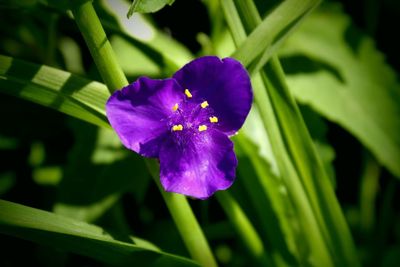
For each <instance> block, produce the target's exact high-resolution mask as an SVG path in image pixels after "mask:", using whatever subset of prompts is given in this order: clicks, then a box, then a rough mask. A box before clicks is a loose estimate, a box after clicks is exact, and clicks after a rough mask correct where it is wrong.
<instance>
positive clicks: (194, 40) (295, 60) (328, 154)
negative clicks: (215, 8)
mask: <svg viewBox="0 0 400 267" xmlns="http://www.w3.org/2000/svg"><path fill="white" fill-rule="evenodd" d="M110 2H112V1H110ZM278 2H279V1H256V3H257V5H258V8H259V10H260V13H261V14H263V13H264V12H267V11H268V10H269V9H270V8H271V7H272V6H273V5H274V4H276V3H278ZM111 5H112V4H111ZM95 6H96V10H97V12H98V14H99V15H100V17H101V18H102V22H104V23H103V26H104V27H105V29H106V31H107V33H108V34H109V37H110V39H111V42H112V44H113V47H114V49H115V50H116V51H117V58H118V59H119V61H120V64H121V66H122V67H123V69H124V72H125V74H126V75H127V76H128V79H129V81H133V80H134V79H136V78H137V77H138V76H139V75H148V76H152V77H165V76H168V75H170V74H171V73H173V71H174V69H175V68H176V67H179V66H177V64H184V63H185V62H186V61H188V60H189V59H190V57H191V55H197V56H200V55H204V54H210V53H213V52H217V53H220V54H222V55H225V56H226V55H228V54H229V53H228V52H227V51H231V50H232V49H233V46H232V43H230V41H229V40H227V39H226V37H225V36H224V35H225V34H226V32H225V31H224V30H221V29H219V28H218V27H221V28H224V27H226V26H225V24H224V22H223V16H222V12H221V13H219V12H217V14H211V11H210V9H207V5H206V4H205V3H204V2H202V1H198V0H185V1H183V0H177V1H176V2H175V3H174V4H173V5H172V6H167V7H165V8H164V9H162V10H161V11H159V12H157V13H154V14H151V15H148V16H147V18H148V19H149V20H150V21H151V22H152V23H153V25H155V27H156V28H157V29H158V30H159V32H160V36H159V37H158V38H159V40H158V41H154V43H152V44H151V45H150V48H156V49H149V46H146V45H141V43H140V42H138V41H137V40H132V39H129V38H126V36H124V35H121V34H119V35H118V34H116V33H118V29H116V28H115V25H116V24H115V17H112V16H111V15H110V13H109V6H110V4H108V5H107V4H104V3H103V2H102V3H100V2H98V1H95ZM124 12H127V10H124ZM317 12H320V13H319V14H325V15H324V16H323V18H326V17H331V20H327V21H326V24H323V21H322V20H318V17H317V15H311V16H310V17H309V18H307V19H306V21H305V22H304V24H303V25H302V26H301V28H300V29H298V32H297V33H294V34H293V36H291V37H289V38H288V40H287V42H286V43H285V44H284V45H283V46H282V48H281V49H280V50H279V51H280V55H281V61H282V64H283V67H284V70H285V72H286V73H287V75H288V76H287V77H288V83H289V86H290V88H291V90H292V93H293V94H294V95H295V96H296V99H297V101H298V102H299V104H300V108H301V111H302V115H303V117H304V118H305V121H306V124H307V126H308V129H309V131H310V133H311V136H312V137H313V139H314V140H315V141H316V144H317V148H318V152H319V153H320V156H321V157H322V158H323V161H324V166H325V167H326V169H327V170H328V173H329V174H330V177H331V178H332V181H333V182H334V185H335V192H336V195H337V197H338V200H339V202H340V205H341V207H342V209H343V212H344V214H345V217H346V220H347V222H348V224H349V226H350V228H351V232H352V235H353V238H354V240H355V243H356V246H357V253H358V256H359V257H360V259H361V262H362V263H363V265H365V266H399V265H400V256H399V255H400V242H399V241H400V216H399V209H400V207H399V204H398V203H399V183H398V177H399V176H400V171H399V169H400V163H399V161H397V159H398V158H396V155H399V151H398V146H399V144H400V141H399V140H400V139H399V138H400V135H399V134H398V133H399V130H400V127H399V125H400V121H399V117H398V116H397V115H399V112H398V111H399V106H400V103H399V102H396V101H399V100H400V97H399V95H400V91H399V88H400V87H399V85H398V74H397V73H398V71H399V69H400V60H399V57H400V52H399V50H398V47H399V46H400V44H399V42H400V41H399V39H397V38H395V28H396V25H397V24H396V21H397V20H398V19H397V18H398V16H399V15H400V4H399V3H398V2H397V1H394V0H384V1H374V0H369V1H342V3H339V1H326V2H325V3H324V5H323V6H322V7H320V8H319V11H317ZM324 12H325V13H324ZM125 14H126V13H123V15H125ZM213 15H217V17H213ZM0 20H1V25H0V54H2V55H7V56H12V57H14V58H17V59H22V60H25V61H29V62H33V63H37V64H46V65H49V66H53V67H56V68H60V69H65V70H68V71H70V72H72V73H75V74H79V75H83V76H85V77H89V78H90V79H93V80H98V81H101V78H100V75H99V74H98V72H97V70H96V67H95V65H94V64H93V62H92V59H91V56H90V53H89V51H88V49H87V47H86V45H85V43H84V40H83V38H82V37H81V34H80V32H79V31H78V28H77V27H76V24H75V23H74V21H73V20H71V19H70V18H69V17H68V16H67V15H65V14H64V13H63V11H62V7H61V8H60V6H59V5H57V6H54V5H52V3H51V1H48V2H47V1H35V0H24V1H18V2H17V1H5V2H3V1H2V2H0ZM341 25H347V26H346V27H345V29H344V30H343V31H341V29H342V28H341V27H342V26H341ZM188 27H189V28H190V30H187V29H188ZM310 33H314V35H312V36H314V37H315V36H316V38H315V39H312V38H310V35H309V34H310ZM335 34H337V35H335ZM117 35H118V36H117ZM121 36H122V37H124V38H121ZM167 36H171V37H172V38H173V39H172V40H171V39H167ZM367 36H369V37H367ZM318 37H319V39H318ZM329 38H331V39H329ZM174 40H175V41H174ZM326 40H329V42H328V43H329V44H330V45H328V46H324V45H325V44H326ZM176 41H178V42H179V43H181V44H177V43H176ZM157 44H158V45H160V44H162V46H163V47H162V49H158V48H157ZM349 47H350V48H351V47H352V48H353V51H354V55H355V56H354V57H353V58H352V57H351V56H349V55H348V54H347V53H348V50H349V49H350V48H349ZM138 48H139V49H138ZM318 49H321V51H322V52H323V53H318ZM154 50H156V51H160V50H161V51H162V50H163V51H165V54H167V56H165V55H160V54H157V53H156V52H155V51H154ZM378 50H380V51H381V52H382V53H381V52H379V51H378ZM140 51H142V52H140ZM232 51H233V50H232ZM168 54H169V56H170V57H175V58H174V61H173V60H171V61H166V60H165V59H164V60H162V63H161V64H160V61H159V62H158V63H157V62H155V61H154V60H153V59H154V58H156V59H157V57H160V56H162V57H167V58H168ZM321 73H322V76H320V74H321ZM324 73H325V74H326V76H324V75H323V74H324ZM26 75H29V74H26ZM332 77H336V78H332ZM310 84H320V85H321V86H320V87H315V88H316V89H315V90H314V91H313V90H310V91H307V89H308V88H310ZM324 88H329V89H332V90H331V91H335V90H338V91H340V93H338V95H339V97H338V99H339V100H340V99H344V100H343V102H340V101H339V100H338V101H339V102H340V103H342V106H340V108H339V109H338V110H335V107H337V105H336V104H337V102H334V101H335V99H336V98H335V97H336V96H337V95H334V94H333V95H326V94H325V93H324V92H322V93H321V90H323V89H324ZM343 90H344V91H345V92H347V93H348V92H350V93H349V95H344V96H343V95H342V92H343ZM365 92H367V93H365ZM382 92H383V93H382ZM0 93H1V92H0ZM382 94H383V96H382ZM340 97H343V98H340ZM354 98H357V99H354ZM343 103H351V104H349V106H351V107H352V103H357V104H358V105H360V106H361V107H363V108H364V110H363V111H362V112H360V113H357V112H355V111H354V110H353V109H351V108H349V109H346V108H348V106H346V105H344V104H343ZM388 103H389V104H388ZM393 103H395V104H397V106H396V105H394V106H393V107H392V106H391V105H393ZM315 111H317V112H315ZM341 111H343V112H342V113H341ZM321 115H322V116H321ZM0 120H1V127H0V162H1V164H0V198H1V199H5V200H8V201H12V202H16V203H20V204H23V205H26V206H30V207H34V208H38V209H42V210H47V211H54V212H55V213H57V214H62V215H65V216H69V217H72V218H74V219H78V220H82V221H86V222H90V223H95V224H96V225H99V226H101V227H103V228H104V229H106V230H107V231H109V232H110V233H113V234H114V237H115V238H116V239H118V240H124V239H125V238H126V235H127V234H130V235H135V236H138V237H140V238H144V239H146V240H150V241H151V242H152V243H154V244H156V245H157V246H158V247H160V248H161V249H162V250H164V251H166V252H169V253H174V254H178V255H182V256H186V257H189V256H188V252H187V251H186V249H185V247H184V246H183V243H182V240H181V239H180V237H179V234H178V232H177V229H176V227H175V225H174V223H173V221H172V220H171V219H170V215H169V213H168V210H167V208H166V207H165V204H164V203H163V200H162V198H161V195H160V193H159V192H158V189H157V187H156V185H155V184H154V183H152V182H151V179H150V178H149V174H148V173H147V170H146V168H145V166H144V165H143V163H142V162H141V161H140V159H138V156H136V155H134V154H133V153H129V152H128V151H126V150H123V149H120V148H119V143H118V140H116V139H115V136H114V135H113V133H112V132H111V131H109V130H103V129H101V130H100V129H99V128H97V127H95V126H93V125H90V124H88V123H85V122H82V121H80V120H77V119H75V118H72V117H70V116H67V115H65V114H62V113H59V112H57V111H54V110H52V109H49V108H46V107H42V106H39V105H36V104H33V103H31V102H28V101H25V100H22V99H20V98H17V97H14V96H10V95H7V94H3V93H1V95H0ZM254 121H255V124H254V125H253V126H252V125H251V124H250V123H249V125H247V126H246V127H247V128H246V127H245V129H244V130H243V131H244V132H246V133H248V132H251V129H258V128H259V127H260V126H259V124H257V120H254ZM252 127H255V128H252ZM257 127H258V128H257ZM375 127H376V128H377V129H378V128H380V127H381V128H382V129H383V133H384V134H382V135H380V134H379V132H377V133H375V132H374V131H373V130H371V129H372V128H374V129H375ZM246 129H247V130H246ZM260 134H262V133H260ZM249 138H250V139H251V138H253V139H254V138H257V136H249ZM256 145H259V146H261V147H263V148H262V149H264V150H262V151H263V152H262V153H265V154H266V156H265V157H266V158H268V157H269V156H268V151H269V150H268V146H266V145H265V144H256ZM396 146H397V147H396ZM241 150H242V149H241V146H240V145H239V146H238V155H239V159H240V162H241V166H242V167H241V168H239V170H238V181H237V182H236V183H235V185H234V186H233V188H232V189H231V191H232V192H234V193H235V196H237V197H238V199H239V202H240V203H241V205H242V206H243V209H244V210H246V213H248V215H249V217H250V218H251V219H253V221H254V224H255V227H256V228H257V229H261V227H262V226H261V225H262V224H261V223H260V222H258V221H257V220H256V219H254V218H257V215H256V211H255V209H254V207H253V206H251V205H250V204H249V203H248V202H247V201H246V192H243V182H241V179H245V177H246V175H248V174H249V173H250V168H247V167H246V166H247V165H248V164H249V163H248V159H247V158H246V157H245V156H241V155H243V154H241ZM377 159H378V160H377ZM246 164H247V165H246ZM273 168H274V166H273V163H272V170H273ZM133 173H134V174H135V180H133V179H132V174H133ZM396 176H397V177H396ZM190 204H191V206H192V208H193V210H194V211H195V214H196V216H197V218H198V220H199V222H200V224H201V225H202V227H203V230H204V231H205V234H206V236H207V238H208V240H209V242H210V244H211V247H212V249H213V251H214V253H215V255H216V257H217V259H218V261H219V263H220V264H221V265H222V266H245V265H246V264H247V263H248V262H249V257H248V254H246V251H245V248H244V247H243V244H242V243H241V242H240V240H238V239H237V238H236V235H235V232H234V230H233V229H232V226H231V225H230V224H229V221H228V220H227V218H226V216H225V215H224V212H223V210H222V209H221V207H220V205H219V204H218V202H217V201H216V199H215V198H212V199H210V200H208V201H195V200H190ZM269 219H270V220H271V221H273V220H274V218H269ZM272 223H273V222H272ZM0 243H1V244H2V252H1V255H2V256H1V257H0V265H1V266H23V265H33V266H36V265H38V266H102V265H104V263H102V262H101V261H99V260H94V259H92V258H90V257H85V256H82V255H78V254H75V253H69V252H66V251H64V250H62V249H59V248H57V247H53V246H51V245H38V244H36V243H32V242H30V241H24V240H22V239H18V238H15V237H11V236H8V235H5V234H1V235H0ZM267 247H268V246H267Z"/></svg>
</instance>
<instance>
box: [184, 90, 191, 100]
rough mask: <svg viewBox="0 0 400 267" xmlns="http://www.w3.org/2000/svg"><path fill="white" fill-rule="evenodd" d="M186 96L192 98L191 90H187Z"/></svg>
mask: <svg viewBox="0 0 400 267" xmlns="http://www.w3.org/2000/svg"><path fill="white" fill-rule="evenodd" d="M185 95H186V96H187V97H188V98H192V94H191V93H190V91H189V89H185Z"/></svg>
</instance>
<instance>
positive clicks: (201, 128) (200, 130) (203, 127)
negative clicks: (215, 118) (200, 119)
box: [199, 125, 207, 132]
mask: <svg viewBox="0 0 400 267" xmlns="http://www.w3.org/2000/svg"><path fill="white" fill-rule="evenodd" d="M205 130H207V126H206V125H200V126H199V132H202V131H205Z"/></svg>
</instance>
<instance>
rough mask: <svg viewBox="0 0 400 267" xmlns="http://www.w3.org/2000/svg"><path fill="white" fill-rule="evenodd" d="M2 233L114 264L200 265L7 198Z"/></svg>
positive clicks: (0, 208)
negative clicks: (123, 240)
mask: <svg viewBox="0 0 400 267" xmlns="http://www.w3.org/2000/svg"><path fill="white" fill-rule="evenodd" d="M0 232H1V233H2V234H7V235H11V236H15V237H19V238H23V239H27V240H30V241H33V242H37V243H40V244H45V245H48V246H51V247H53V248H58V249H63V250H66V251H70V252H74V253H77V254H80V255H84V256H87V257H91V258H93V259H96V260H98V261H100V262H104V263H107V264H111V265H114V266H182V267H183V266H198V265H197V264H196V263H194V262H193V261H190V260H188V259H185V258H182V257H179V256H175V255H172V254H168V253H164V252H161V251H159V250H158V249H157V248H156V247H155V246H154V245H152V244H150V243H149V242H147V241H145V240H141V239H138V238H133V240H132V241H133V242H132V243H127V242H122V241H118V240H116V239H114V238H113V237H112V236H111V235H110V234H108V233H107V232H106V231H105V230H104V229H102V228H100V227H97V226H94V225H90V224H87V223H83V222H80V221H76V220H72V219H69V218H66V217H63V216H60V215H56V214H53V213H50V212H46V211H43V210H38V209H34V208H30V207H26V206H23V205H19V204H16V203H12V202H8V201H5V200H0Z"/></svg>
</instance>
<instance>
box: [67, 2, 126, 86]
mask: <svg viewBox="0 0 400 267" xmlns="http://www.w3.org/2000/svg"><path fill="white" fill-rule="evenodd" d="M71 10H72V13H73V14H74V18H75V21H76V24H77V25H78V28H79V30H80V31H81V33H82V35H83V38H84V39H85V42H86V45H87V47H88V48H89V51H90V54H91V55H92V58H93V60H94V63H95V64H96V67H97V69H98V70H99V72H100V75H101V77H102V78H103V80H104V82H105V84H106V85H107V86H108V90H109V91H110V92H111V93H112V92H114V91H115V90H117V89H121V88H122V87H124V86H126V85H127V84H128V80H127V79H126V77H125V75H124V73H123V71H122V69H121V67H120V65H119V64H118V61H117V58H116V56H115V54H114V51H113V49H112V47H111V44H110V42H109V41H108V39H107V35H106V33H105V32H104V29H103V26H102V25H101V23H100V20H99V17H98V16H97V14H96V11H95V10H94V8H93V5H92V2H91V1H89V0H71Z"/></svg>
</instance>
